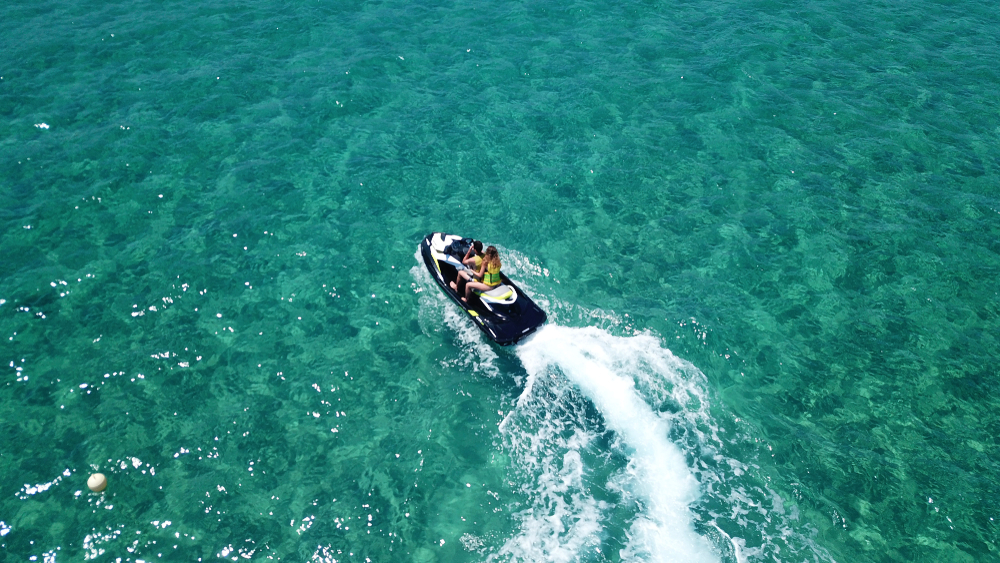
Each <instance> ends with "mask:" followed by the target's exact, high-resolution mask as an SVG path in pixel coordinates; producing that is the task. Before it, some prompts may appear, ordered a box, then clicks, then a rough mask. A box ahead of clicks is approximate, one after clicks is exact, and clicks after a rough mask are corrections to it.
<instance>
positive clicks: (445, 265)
mask: <svg viewBox="0 0 1000 563" xmlns="http://www.w3.org/2000/svg"><path fill="white" fill-rule="evenodd" d="M459 239H461V237H458V236H457V235H448V234H446V233H431V234H429V235H427V236H426V237H424V240H423V241H421V243H420V255H421V257H422V258H423V260H424V265H425V266H426V267H427V270H428V271H429V272H430V274H431V277H432V278H434V281H435V282H436V283H437V284H438V285H439V286H440V287H441V289H442V290H444V292H445V293H446V294H447V295H448V297H450V298H451V299H452V301H454V302H455V303H457V304H458V306H459V307H461V308H462V310H464V311H465V313H466V314H467V315H469V317H471V319H472V322H473V324H475V325H476V326H477V327H479V329H480V330H482V331H483V334H485V335H486V337H487V338H489V339H490V340H492V341H493V342H496V343H497V344H500V345H501V346H509V345H511V344H516V343H517V342H518V341H519V340H521V339H522V338H525V337H526V336H528V335H529V334H531V333H533V332H535V331H536V330H538V327H540V326H542V325H543V324H544V323H545V320H546V318H547V317H546V314H545V311H542V309H541V308H540V307H539V306H538V305H536V304H535V302H534V301H532V300H531V299H530V298H529V297H528V296H527V295H525V294H524V292H523V291H521V288H519V287H518V286H517V285H516V284H515V283H514V282H512V281H510V279H509V278H508V277H507V276H506V275H504V274H503V272H501V273H500V279H501V281H502V283H503V285H505V286H508V287H509V288H510V289H511V291H513V292H514V294H513V295H508V296H507V299H505V300H503V301H496V300H492V301H490V300H489V299H488V298H480V297H478V296H476V295H473V297H472V299H470V300H469V302H468V303H465V302H463V301H462V300H461V296H459V295H458V293H457V292H455V290H453V289H452V288H451V287H450V286H449V283H451V282H453V281H455V279H456V278H457V277H458V271H459V270H460V269H461V268H462V267H461V258H456V257H455V256H453V255H450V254H448V253H447V252H446V250H445V248H446V245H447V244H449V243H450V242H453V241H455V240H459Z"/></svg>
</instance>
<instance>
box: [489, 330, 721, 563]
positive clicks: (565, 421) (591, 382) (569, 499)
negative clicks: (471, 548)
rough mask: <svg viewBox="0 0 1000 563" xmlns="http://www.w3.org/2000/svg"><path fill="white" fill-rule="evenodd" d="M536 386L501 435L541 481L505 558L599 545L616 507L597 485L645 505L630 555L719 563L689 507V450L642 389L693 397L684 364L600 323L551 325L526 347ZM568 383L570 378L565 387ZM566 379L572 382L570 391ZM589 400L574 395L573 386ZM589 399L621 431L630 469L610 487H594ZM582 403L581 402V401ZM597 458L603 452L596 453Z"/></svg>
mask: <svg viewBox="0 0 1000 563" xmlns="http://www.w3.org/2000/svg"><path fill="white" fill-rule="evenodd" d="M518 356H519V357H520V359H521V361H522V363H523V364H524V367H525V369H526V370H527V372H528V378H529V382H528V385H526V387H525V392H524V393H523V394H522V396H521V398H520V399H519V401H518V409H517V411H516V414H515V415H514V416H513V417H512V418H510V419H508V420H506V421H504V424H503V425H502V426H501V431H502V432H503V433H504V435H505V438H506V439H507V440H508V441H509V443H510V446H511V449H512V450H513V452H514V453H515V454H516V455H517V457H519V458H520V459H519V462H520V465H521V466H522V470H521V471H522V472H524V473H525V474H526V475H525V476H527V475H528V474H534V475H536V476H537V477H536V478H535V479H532V480H531V482H528V483H527V484H526V486H525V487H523V488H524V490H523V492H525V493H527V494H528V496H529V498H531V499H532V506H531V507H530V508H528V509H526V510H524V511H522V512H521V513H520V515H519V517H520V524H521V526H520V531H519V533H518V534H517V535H516V536H515V537H513V538H511V539H510V540H508V541H507V543H506V544H505V545H504V546H503V547H502V548H501V550H500V553H499V554H497V555H498V556H499V557H500V558H503V559H510V560H512V561H571V560H579V559H581V558H584V559H585V558H586V554H587V553H596V552H599V550H600V545H601V538H600V537H599V533H600V532H601V530H602V528H603V526H602V520H603V519H604V518H606V517H608V514H607V513H608V512H609V510H610V508H611V507H610V505H609V504H608V503H607V502H604V501H598V500H596V499H595V498H594V496H593V495H592V494H590V493H589V489H591V487H592V486H598V487H603V488H607V489H609V490H617V492H618V493H619V494H621V496H622V497H623V498H624V499H627V500H634V501H635V502H633V503H632V504H637V505H638V506H641V507H642V508H641V509H640V510H639V511H638V513H637V514H635V517H634V519H633V520H632V523H631V526H630V527H629V530H628V534H627V541H626V544H625V547H624V548H623V549H620V552H619V555H620V557H621V558H622V560H624V561H646V562H661V561H662V562H682V561H683V562H691V563H698V562H709V561H718V559H719V557H718V555H717V554H716V553H715V550H714V549H713V548H712V546H711V544H710V543H709V542H708V541H707V540H706V539H705V538H703V537H702V536H700V535H698V534H697V533H696V532H695V530H694V526H693V520H692V513H691V511H690V510H689V505H690V504H691V503H692V502H694V501H695V500H696V499H697V498H698V495H699V485H698V482H697V480H696V479H695V478H694V476H693V475H692V472H691V470H690V469H689V468H688V465H687V462H686V461H685V458H684V454H683V453H682V452H681V450H680V449H679V448H678V447H677V446H676V445H674V444H673V443H672V442H671V440H670V439H669V437H668V436H669V433H670V421H669V420H668V419H667V418H665V417H662V416H660V415H659V414H658V413H657V412H655V411H654V410H653V408H651V407H650V406H649V405H648V404H647V403H646V401H645V400H644V398H643V394H640V391H639V390H637V388H636V385H637V384H638V385H640V386H642V387H649V385H650V381H649V380H650V378H654V379H658V380H660V381H658V382H657V383H656V384H655V385H654V387H656V389H657V390H660V391H662V392H665V393H667V394H676V395H678V396H677V397H675V398H674V400H675V401H676V402H678V403H680V404H686V403H688V402H689V401H690V396H689V394H690V392H691V388H692V387H691V385H690V382H688V381H685V380H684V377H685V374H684V373H683V371H682V370H680V369H677V366H676V364H678V363H679V361H678V360H677V359H676V358H674V357H673V355H672V354H671V353H670V351H669V350H666V349H664V348H661V347H660V343H659V342H658V341H657V340H656V339H655V338H653V337H652V336H649V335H639V336H634V337H616V336H612V335H611V334H609V333H608V332H605V331H603V330H600V329H597V328H567V327H560V326H552V325H550V326H546V327H544V328H543V329H542V330H540V331H539V332H538V333H537V334H536V335H535V336H534V337H533V338H532V339H530V340H529V341H528V342H526V343H525V344H523V345H522V346H520V347H519V349H518ZM560 382H563V383H562V384H561V383H560ZM566 382H568V383H569V384H570V385H571V386H572V388H567V387H566V385H565V383H566ZM573 388H575V389H577V390H579V392H580V393H582V395H583V397H582V398H581V397H576V398H575V399H574V397H573V395H574V394H575V393H574V389H573ZM586 400H589V401H590V402H592V404H593V405H594V406H595V407H596V408H597V410H598V411H599V412H600V417H601V418H602V419H603V421H604V423H605V425H606V426H607V428H608V429H609V430H611V431H613V432H614V435H615V438H616V439H617V441H618V444H617V446H618V447H617V448H616V449H620V451H621V452H622V453H624V455H626V456H628V463H627V467H626V468H625V469H624V471H623V472H622V473H621V474H620V475H616V476H612V477H611V478H610V479H609V480H608V481H607V482H606V483H588V482H587V467H586V464H585V462H584V461H583V458H584V457H585V456H586V455H588V452H593V450H592V449H591V448H588V447H587V446H588V444H589V442H591V441H592V440H593V439H594V438H596V437H597V431H596V430H594V426H595V424H594V422H593V421H590V422H589V423H588V421H587V420H581V419H586V418H587V417H588V415H587V408H586V406H585V405H582V404H580V403H581V402H582V401H586ZM574 403H576V404H574ZM598 455H599V454H598Z"/></svg>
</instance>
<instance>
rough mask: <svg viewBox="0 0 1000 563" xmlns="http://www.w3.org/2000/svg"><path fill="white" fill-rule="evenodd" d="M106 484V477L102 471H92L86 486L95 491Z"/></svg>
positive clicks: (101, 488) (101, 489) (97, 491)
mask: <svg viewBox="0 0 1000 563" xmlns="http://www.w3.org/2000/svg"><path fill="white" fill-rule="evenodd" d="M107 486H108V478H107V477H105V476H104V474H103V473H94V474H93V475H91V476H90V478H89V479H87V487H88V488H89V489H90V490H91V491H94V492H95V493H99V492H101V491H103V490H104V488H105V487H107Z"/></svg>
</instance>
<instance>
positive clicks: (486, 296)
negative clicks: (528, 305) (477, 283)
mask: <svg viewBox="0 0 1000 563" xmlns="http://www.w3.org/2000/svg"><path fill="white" fill-rule="evenodd" d="M475 294H476V295H478V296H479V299H481V300H482V302H483V305H486V308H487V309H489V310H491V311H492V310H493V307H491V306H490V305H503V306H508V305H512V304H513V303H514V302H515V301H517V292H516V291H514V290H513V288H511V287H510V286H509V285H507V284H503V283H502V284H500V285H498V286H496V287H494V288H493V289H491V290H489V291H475Z"/></svg>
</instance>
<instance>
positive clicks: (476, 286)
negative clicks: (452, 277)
mask: <svg viewBox="0 0 1000 563" xmlns="http://www.w3.org/2000/svg"><path fill="white" fill-rule="evenodd" d="M470 250H471V249H470ZM463 262H464V261H463ZM500 266H501V263H500V254H499V253H498V252H497V249H496V247H495V246H490V247H489V248H487V249H486V252H485V253H484V256H483V258H482V262H481V264H480V265H479V271H475V270H472V269H466V270H462V271H460V272H458V279H457V280H456V282H457V283H458V285H456V282H452V283H451V284H450V286H451V288H452V289H454V290H455V291H456V292H457V293H458V294H459V295H462V294H463V293H464V294H465V297H462V301H463V302H465V303H467V302H468V301H469V299H470V298H471V297H472V292H473V291H475V292H476V293H477V294H479V293H482V292H484V291H490V290H491V289H494V288H496V287H497V286H499V285H500V283H501V279H500ZM475 280H481V281H475ZM461 286H465V288H464V291H463V290H462V289H461Z"/></svg>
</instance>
